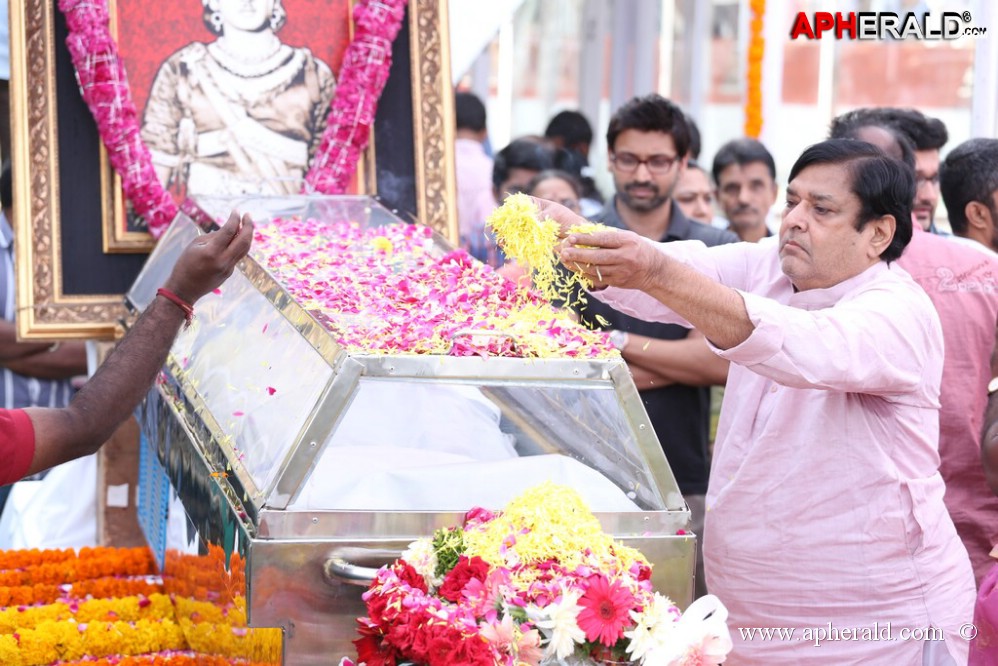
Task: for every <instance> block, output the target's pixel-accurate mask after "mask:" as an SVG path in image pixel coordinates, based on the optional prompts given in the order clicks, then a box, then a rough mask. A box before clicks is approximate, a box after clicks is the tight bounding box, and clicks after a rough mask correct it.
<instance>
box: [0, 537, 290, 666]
mask: <svg viewBox="0 0 998 666" xmlns="http://www.w3.org/2000/svg"><path fill="white" fill-rule="evenodd" d="M167 561H168V562H170V563H172V564H173V565H175V571H173V573H176V574H179V576H190V577H191V578H192V579H196V580H197V581H198V583H197V584H195V586H194V589H197V590H199V591H203V598H202V599H193V598H187V597H184V596H175V595H167V594H164V593H163V592H164V587H165V585H164V583H162V582H158V580H159V579H158V578H156V577H154V576H147V577H144V578H134V577H125V576H132V575H133V574H132V573H131V572H134V571H136V570H143V571H146V570H148V569H149V568H150V567H151V566H152V565H151V562H152V557H151V554H150V553H149V551H148V549H145V548H136V549H127V550H121V549H111V548H100V549H83V550H81V552H80V553H79V554H78V555H77V554H76V553H74V552H73V551H71V550H69V551H35V552H33V553H32V552H30V551H11V552H3V551H0V563H3V566H5V567H18V569H13V568H9V569H8V570H6V571H3V572H0V575H8V576H9V577H20V578H22V579H23V578H26V577H27V578H29V579H30V578H32V577H35V578H43V579H49V578H51V577H52V576H54V575H56V574H59V573H61V574H63V575H67V576H76V577H79V576H85V575H86V574H87V573H88V572H97V573H101V574H107V575H103V576H101V577H99V578H94V579H80V580H77V581H76V582H74V583H71V584H70V583H63V584H60V585H54V584H53V585H47V584H46V585H27V586H18V587H14V588H10V587H2V586H0V600H11V599H18V598H23V602H19V603H17V604H16V605H11V604H7V603H6V602H5V603H4V605H6V606H7V607H5V608H0V664H5V665H8V666H48V665H49V664H54V663H58V664H59V665H60V666H65V665H66V664H67V663H69V664H73V663H76V664H80V665H81V666H82V664H88V665H90V666H92V665H93V664H107V665H108V666H110V665H111V664H117V665H132V666H146V665H152V666H189V665H192V664H199V665H201V664H203V665H206V666H222V665H223V664H226V665H228V664H234V665H245V666H264V664H276V663H279V662H280V660H281V651H282V640H283V636H282V633H281V630H280V629H250V628H247V626H246V599H245V597H244V596H241V591H243V590H245V573H244V572H245V569H244V565H245V562H244V561H243V560H242V558H241V557H239V555H238V554H233V555H232V556H231V557H230V558H229V560H228V561H229V563H230V566H231V569H232V571H231V572H229V571H226V569H225V566H224V562H225V561H226V558H225V554H224V552H223V551H222V550H221V549H220V548H211V549H209V553H208V555H207V556H206V557H197V556H192V555H181V554H178V553H174V552H171V553H168V556H167ZM212 577H214V581H215V583H216V584H217V583H218V582H220V581H225V583H224V585H225V587H226V589H224V590H222V591H221V592H218V591H215V592H212V591H211V589H210V586H209V582H210V580H211V579H212ZM170 580H176V579H170ZM131 590H139V593H137V594H136V593H134V592H133V593H129V592H130V591H131ZM95 593H98V594H100V593H106V594H108V597H106V598H100V597H97V596H93V597H90V596H88V595H94V594H95ZM53 596H54V597H55V600H53V599H52V598H51V597H53ZM223 599H224V601H223Z"/></svg>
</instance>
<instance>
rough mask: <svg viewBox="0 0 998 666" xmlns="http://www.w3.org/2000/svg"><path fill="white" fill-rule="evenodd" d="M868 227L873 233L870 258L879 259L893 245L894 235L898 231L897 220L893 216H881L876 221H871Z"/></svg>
mask: <svg viewBox="0 0 998 666" xmlns="http://www.w3.org/2000/svg"><path fill="white" fill-rule="evenodd" d="M866 226H867V227H868V228H870V232H871V235H870V251H871V257H870V258H871V259H872V258H875V257H879V256H880V255H881V254H883V253H884V250H886V249H887V247H888V246H889V245H890V244H891V241H893V240H894V233H895V232H896V231H897V220H895V219H894V216H893V215H881V216H880V217H878V218H876V219H874V220H870V221H869V222H868V223H867V225H866Z"/></svg>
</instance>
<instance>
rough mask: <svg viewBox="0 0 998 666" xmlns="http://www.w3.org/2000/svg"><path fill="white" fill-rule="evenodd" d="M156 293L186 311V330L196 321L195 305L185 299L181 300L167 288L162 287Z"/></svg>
mask: <svg viewBox="0 0 998 666" xmlns="http://www.w3.org/2000/svg"><path fill="white" fill-rule="evenodd" d="M156 293H157V294H158V295H160V296H162V297H163V298H165V299H166V300H168V301H170V302H171V303H173V304H174V305H176V306H177V307H178V308H180V309H181V310H183V311H184V328H187V327H188V326H190V325H191V322H192V321H194V306H193V305H191V304H190V303H188V302H187V301H185V300H184V299H182V298H180V296H177V295H176V294H175V293H173V292H172V291H170V290H169V289H167V288H165V287H160V288H159V289H157V290H156Z"/></svg>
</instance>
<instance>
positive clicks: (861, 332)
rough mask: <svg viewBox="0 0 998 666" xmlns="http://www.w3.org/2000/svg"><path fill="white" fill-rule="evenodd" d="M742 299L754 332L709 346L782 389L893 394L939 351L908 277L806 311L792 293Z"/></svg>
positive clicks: (938, 335) (915, 380)
mask: <svg viewBox="0 0 998 666" xmlns="http://www.w3.org/2000/svg"><path fill="white" fill-rule="evenodd" d="M885 270H886V269H885ZM806 293H807V292H802V294H806ZM802 294H795V295H794V298H796V297H802ZM742 297H743V298H744V300H745V308H746V309H747V311H748V315H749V318H750V319H751V320H752V323H753V324H754V325H755V330H754V331H753V332H752V334H751V335H750V336H749V337H748V339H746V340H745V341H744V342H742V343H741V344H739V345H737V346H735V347H732V348H730V349H727V350H720V349H716V348H715V350H716V352H717V353H718V354H719V355H720V356H722V357H723V358H726V359H728V360H729V361H732V362H733V363H738V364H740V365H743V366H745V367H747V368H748V369H750V370H752V371H753V372H756V373H758V374H760V375H763V376H765V377H768V378H770V379H772V380H773V381H775V382H778V383H780V384H783V385H784V386H790V387H795V388H816V389H826V390H833V391H842V392H846V393H865V394H873V395H880V396H885V397H889V396H901V395H902V394H911V393H912V392H914V391H915V390H916V388H917V387H918V386H919V385H920V384H921V383H922V382H923V377H924V374H925V373H926V372H928V371H931V369H932V368H937V367H938V366H939V364H938V363H936V362H935V361H933V360H932V359H938V358H941V356H942V331H941V328H940V325H939V319H938V316H937V315H936V314H935V310H934V309H933V308H932V304H931V302H929V300H928V298H927V297H926V296H925V294H924V293H919V289H918V286H917V285H915V284H914V283H911V282H910V281H909V282H903V281H900V280H898V281H894V282H891V283H890V284H889V285H887V286H880V287H877V288H872V289H868V290H862V289H861V290H860V291H859V293H856V294H854V295H853V296H851V297H847V298H844V299H843V300H842V301H841V302H840V303H839V304H837V305H835V306H832V307H827V308H823V309H817V310H811V311H809V310H806V309H801V307H795V305H794V303H793V298H792V299H791V304H790V305H783V304H780V303H778V302H776V301H774V300H772V299H770V298H765V297H762V296H758V295H756V294H750V293H744V292H743V293H742ZM802 298H803V297H802ZM937 379H938V378H937Z"/></svg>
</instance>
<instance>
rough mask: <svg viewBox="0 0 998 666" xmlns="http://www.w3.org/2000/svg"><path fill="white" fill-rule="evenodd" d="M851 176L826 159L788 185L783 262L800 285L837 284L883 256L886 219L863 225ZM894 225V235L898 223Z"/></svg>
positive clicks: (786, 271) (782, 232) (782, 234)
mask: <svg viewBox="0 0 998 666" xmlns="http://www.w3.org/2000/svg"><path fill="white" fill-rule="evenodd" d="M850 178H851V176H850V175H849V172H848V171H847V170H846V167H845V166H841V165H837V164H821V165H814V166H809V167H807V168H806V169H804V170H803V171H801V172H800V173H799V174H797V177H796V178H794V179H793V180H792V181H791V182H790V184H789V185H788V186H787V207H786V209H785V210H784V212H783V224H782V225H781V226H780V262H781V266H782V268H783V272H784V274H786V276H787V277H789V278H790V281H791V282H793V284H794V286H795V287H796V288H797V289H798V290H800V291H805V290H808V289H824V288H827V287H831V286H834V285H836V284H838V283H840V282H842V281H844V280H848V279H849V278H851V277H855V276H856V275H859V274H860V273H862V272H863V271H864V270H866V269H867V268H869V267H870V266H872V265H873V264H875V263H876V262H878V261H880V253H881V252H882V251H883V249H884V247H883V241H884V235H883V233H884V229H883V225H880V224H874V222H870V223H868V224H866V225H865V226H864V227H863V229H862V230H861V231H857V229H856V220H857V218H858V217H859V212H860V209H861V207H862V206H861V203H860V200H859V197H857V196H856V195H855V194H853V193H852V192H851V191H850V187H849V183H850ZM889 231H890V237H893V226H890V230H889ZM889 241H890V238H888V239H887V242H889Z"/></svg>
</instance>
